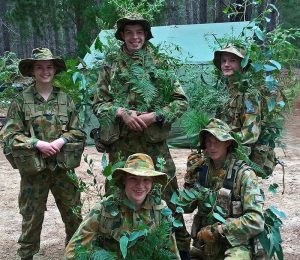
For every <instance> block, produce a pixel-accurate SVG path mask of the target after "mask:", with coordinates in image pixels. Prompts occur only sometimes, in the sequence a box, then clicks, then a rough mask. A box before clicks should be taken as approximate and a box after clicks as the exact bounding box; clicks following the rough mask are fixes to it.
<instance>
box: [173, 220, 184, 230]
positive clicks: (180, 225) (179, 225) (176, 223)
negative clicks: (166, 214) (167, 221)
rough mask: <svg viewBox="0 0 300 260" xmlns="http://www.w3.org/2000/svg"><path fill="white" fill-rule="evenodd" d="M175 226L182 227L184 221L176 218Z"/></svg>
mask: <svg viewBox="0 0 300 260" xmlns="http://www.w3.org/2000/svg"><path fill="white" fill-rule="evenodd" d="M173 226H174V227H176V228H178V227H182V226H183V225H182V223H181V221H180V220H179V219H175V220H174V221H173Z"/></svg>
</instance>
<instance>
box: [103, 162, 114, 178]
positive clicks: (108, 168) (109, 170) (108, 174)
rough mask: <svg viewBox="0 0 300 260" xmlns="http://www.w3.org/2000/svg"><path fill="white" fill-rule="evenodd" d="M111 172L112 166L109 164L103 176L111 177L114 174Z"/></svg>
mask: <svg viewBox="0 0 300 260" xmlns="http://www.w3.org/2000/svg"><path fill="white" fill-rule="evenodd" d="M111 170H112V165H111V164H108V165H107V166H106V167H105V168H104V170H103V175H104V176H105V177H108V176H110V175H111V173H112V171H111Z"/></svg>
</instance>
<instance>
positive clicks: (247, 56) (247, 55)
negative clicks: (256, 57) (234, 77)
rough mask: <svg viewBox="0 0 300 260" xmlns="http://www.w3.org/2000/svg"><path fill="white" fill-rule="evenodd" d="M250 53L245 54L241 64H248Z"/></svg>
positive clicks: (243, 66)
mask: <svg viewBox="0 0 300 260" xmlns="http://www.w3.org/2000/svg"><path fill="white" fill-rule="evenodd" d="M249 57H250V54H249V53H247V54H246V56H245V57H244V58H243V59H242V62H241V66H242V68H245V67H246V66H247V65H248V62H249Z"/></svg>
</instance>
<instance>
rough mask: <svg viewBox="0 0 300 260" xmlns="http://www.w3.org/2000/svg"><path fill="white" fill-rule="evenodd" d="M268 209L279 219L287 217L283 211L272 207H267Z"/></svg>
mask: <svg viewBox="0 0 300 260" xmlns="http://www.w3.org/2000/svg"><path fill="white" fill-rule="evenodd" d="M269 209H270V210H271V211H272V212H273V213H274V214H275V215H276V216H278V217H279V218H283V219H287V216H286V215H285V214H284V212H283V211H280V210H278V209H277V208H275V207H274V206H271V207H269Z"/></svg>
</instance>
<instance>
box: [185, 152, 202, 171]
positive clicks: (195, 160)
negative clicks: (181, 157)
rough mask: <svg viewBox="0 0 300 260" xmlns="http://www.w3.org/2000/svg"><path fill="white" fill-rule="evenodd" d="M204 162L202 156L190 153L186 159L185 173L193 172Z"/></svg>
mask: <svg viewBox="0 0 300 260" xmlns="http://www.w3.org/2000/svg"><path fill="white" fill-rule="evenodd" d="M203 161H204V157H203V155H201V154H199V153H197V152H192V153H191V154H189V156H188V159H187V172H193V171H194V170H195V169H196V168H197V167H198V166H200V165H202V164H203Z"/></svg>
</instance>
